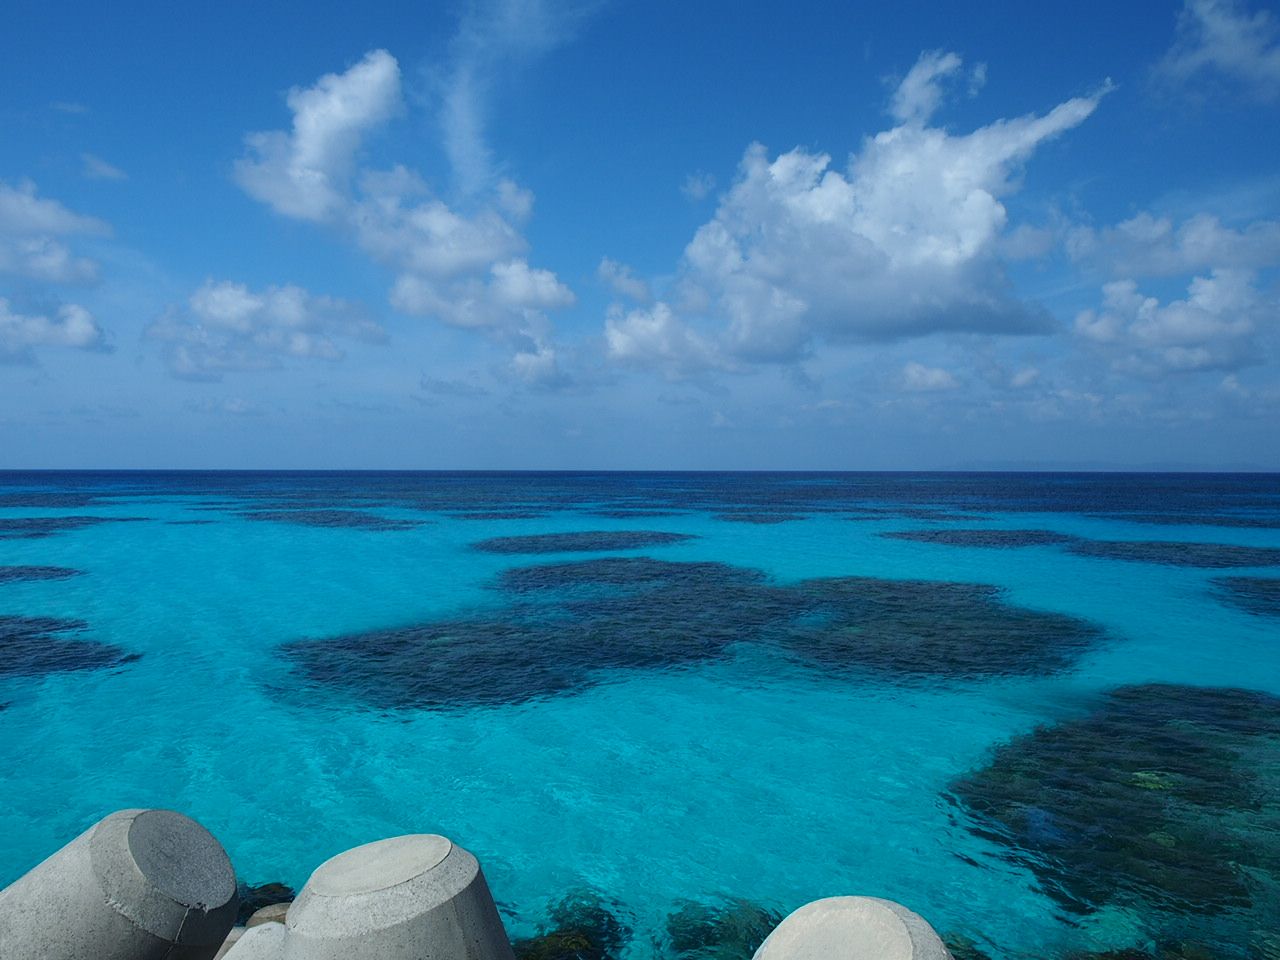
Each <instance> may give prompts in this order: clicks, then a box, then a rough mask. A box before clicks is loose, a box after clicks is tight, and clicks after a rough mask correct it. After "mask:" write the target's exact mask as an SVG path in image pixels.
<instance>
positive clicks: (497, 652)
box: [281, 557, 1102, 708]
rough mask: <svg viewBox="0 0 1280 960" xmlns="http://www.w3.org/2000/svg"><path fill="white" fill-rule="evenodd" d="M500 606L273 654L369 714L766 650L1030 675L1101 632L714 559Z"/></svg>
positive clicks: (509, 588) (559, 587)
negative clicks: (792, 578) (755, 647)
mask: <svg viewBox="0 0 1280 960" xmlns="http://www.w3.org/2000/svg"><path fill="white" fill-rule="evenodd" d="M497 585H498V587H499V588H500V589H502V590H503V591H504V592H506V593H507V594H508V595H509V597H510V601H511V602H510V603H509V604H508V605H507V606H504V607H500V608H498V609H497V610H494V611H487V612H485V613H483V614H478V615H476V616H474V617H460V618H456V619H449V620H442V621H436V622H429V623H424V624H416V625H411V626H406V627H401V628H396V629H389V630H377V631H371V632H369V633H362V634H354V635H347V636H339V637H332V638H328V639H322V640H302V641H297V642H294V643H290V644H286V645H285V646H284V647H282V648H281V650H282V653H283V654H284V655H285V656H286V657H288V658H289V659H290V660H291V661H292V662H293V665H294V668H295V670H296V671H297V672H298V673H299V674H300V675H301V677H302V678H303V679H304V680H306V681H307V682H309V683H311V684H318V685H323V686H327V687H331V688H337V689H340V690H345V691H347V692H349V693H350V694H351V695H353V696H354V697H355V698H356V699H358V700H362V701H364V702H366V703H369V704H371V705H373V706H376V707H379V708H397V707H410V708H412V707H446V706H458V705H461V706H468V705H476V704H499V703H520V702H524V701H528V700H533V699H536V698H540V697H546V696H553V695H557V694H563V693H566V692H570V691H572V690H574V689H579V688H582V687H586V686H589V685H592V684H595V683H600V682H602V681H604V680H605V679H607V677H608V675H609V674H608V672H609V671H613V670H619V669H624V670H626V669H672V668H678V667H685V666H690V665H695V664H700V663H704V662H706V661H709V660H714V659H716V658H719V657H722V656H725V655H726V653H727V652H728V650H729V648H730V647H731V646H732V645H733V644H735V643H738V642H743V641H746V642H754V643H759V644H771V645H774V646H775V647H777V648H778V649H779V650H780V651H781V652H783V653H784V654H786V655H788V656H790V657H792V658H794V659H795V660H797V661H798V662H800V663H802V664H805V665H812V666H817V667H820V668H821V669H822V670H823V671H824V672H830V671H831V669H832V668H833V667H840V668H851V669H855V670H870V671H873V672H876V673H878V674H880V675H882V676H885V677H888V678H890V679H904V680H906V679H912V678H936V677H946V678H959V679H965V678H977V677H986V676H996V675H1025V674H1043V673H1048V672H1051V671H1053V670H1058V669H1061V668H1063V667H1065V666H1067V665H1069V664H1070V663H1071V662H1072V661H1073V660H1074V658H1076V657H1077V656H1079V655H1080V654H1081V653H1082V652H1083V651H1084V650H1085V649H1087V648H1088V647H1089V646H1090V645H1092V644H1094V643H1096V642H1098V641H1099V639H1100V638H1101V636H1102V634H1101V631H1100V630H1098V628H1096V627H1094V626H1093V625H1091V624H1089V623H1086V622H1083V621H1080V620H1075V619H1073V618H1070V617H1066V616H1062V615H1060V614H1052V613H1043V612H1039V611H1033V610H1027V609H1023V608H1020V607H1016V606H1011V605H1009V604H1006V603H1005V602H1003V601H1002V600H1001V599H1000V595H999V592H998V591H997V590H996V589H995V588H994V587H988V586H982V585H975V584H963V583H959V584H958V583H933V582H915V581H893V580H877V579H874V578H858V577H843V578H828V579H815V580H806V581H802V582H800V583H795V584H775V583H771V582H769V581H768V580H767V578H766V577H765V576H764V575H763V574H762V573H760V572H759V571H756V570H750V569H745V568H740V567H733V566H729V565H727V564H721V563H677V562H670V561H661V560H654V559H651V558H648V557H604V558H599V559H594V560H585V561H579V562H572V563H558V564H546V565H539V566H530V567H522V568H518V569H514V570H508V571H506V572H504V573H503V574H502V576H501V577H500V579H499V580H498V583H497Z"/></svg>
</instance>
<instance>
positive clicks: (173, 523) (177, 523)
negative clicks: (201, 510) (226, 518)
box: [165, 520, 218, 527]
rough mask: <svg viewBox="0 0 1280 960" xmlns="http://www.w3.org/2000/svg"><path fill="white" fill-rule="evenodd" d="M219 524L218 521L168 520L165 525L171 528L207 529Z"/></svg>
mask: <svg viewBox="0 0 1280 960" xmlns="http://www.w3.org/2000/svg"><path fill="white" fill-rule="evenodd" d="M217 522H218V521H217V520H166V521H165V524H167V525H168V526H170V527H207V526H208V525H209V524H211V523H217Z"/></svg>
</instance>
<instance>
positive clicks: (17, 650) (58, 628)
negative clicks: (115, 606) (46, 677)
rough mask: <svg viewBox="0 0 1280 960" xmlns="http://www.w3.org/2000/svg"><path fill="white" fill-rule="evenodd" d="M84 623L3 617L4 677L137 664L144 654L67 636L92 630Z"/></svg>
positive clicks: (0, 659) (0, 670) (0, 654)
mask: <svg viewBox="0 0 1280 960" xmlns="http://www.w3.org/2000/svg"><path fill="white" fill-rule="evenodd" d="M88 626H89V625H88V624H87V623H85V622H84V621H83V620H67V619H62V618H58V617H21V616H12V615H7V614H0V676H6V675H8V676H40V675H41V674H46V673H62V672H65V671H68V670H94V669H98V668H102V667H114V666H120V665H122V664H126V663H133V662H134V661H136V660H138V659H140V658H141V656H142V655H141V654H137V653H128V652H127V651H125V650H124V649H123V648H121V647H117V646H115V645H114V644H109V643H96V642H94V641H91V640H70V639H67V638H66V636H65V635H66V634H72V633H81V632H83V631H84V630H86V629H88Z"/></svg>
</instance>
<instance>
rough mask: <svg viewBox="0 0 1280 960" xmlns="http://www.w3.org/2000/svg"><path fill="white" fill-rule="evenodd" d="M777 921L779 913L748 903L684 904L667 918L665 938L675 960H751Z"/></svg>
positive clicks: (731, 900) (780, 915)
mask: <svg viewBox="0 0 1280 960" xmlns="http://www.w3.org/2000/svg"><path fill="white" fill-rule="evenodd" d="M781 922H782V914H781V913H780V912H778V911H776V910H770V909H769V908H768V907H764V906H761V905H760V904H758V903H753V902H752V901H750V900H742V899H737V898H735V899H727V900H723V901H721V902H719V903H715V904H709V903H701V902H698V901H686V902H685V903H682V904H681V905H680V906H679V908H678V909H677V910H676V911H675V912H674V913H672V914H671V915H670V916H668V917H667V938H668V940H669V941H670V944H671V952H672V954H673V956H674V957H675V958H676V960H751V957H752V956H753V955H754V954H755V952H756V950H758V949H759V948H760V944H762V943H764V941H765V938H766V937H768V936H769V934H771V933H772V932H773V928H774V927H776V926H777V925H778V924H780V923H781Z"/></svg>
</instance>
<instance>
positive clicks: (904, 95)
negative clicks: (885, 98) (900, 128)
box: [889, 50, 962, 123]
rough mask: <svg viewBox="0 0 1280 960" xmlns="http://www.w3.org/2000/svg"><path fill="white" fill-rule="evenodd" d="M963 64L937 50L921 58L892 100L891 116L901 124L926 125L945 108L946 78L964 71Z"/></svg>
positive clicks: (957, 58)
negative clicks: (943, 103)
mask: <svg viewBox="0 0 1280 960" xmlns="http://www.w3.org/2000/svg"><path fill="white" fill-rule="evenodd" d="M961 63H962V61H961V60H960V58H959V57H958V56H956V55H955V54H954V53H946V52H944V51H942V50H934V51H932V52H928V53H922V54H920V59H919V60H917V61H916V63H915V66H913V67H912V68H911V69H910V70H909V71H908V72H907V75H906V76H905V77H904V78H903V79H902V82H901V83H900V84H898V88H897V89H896V90H895V91H894V92H893V96H892V97H890V99H889V113H890V115H891V116H892V117H893V118H894V119H895V120H897V121H898V122H899V123H925V122H927V121H928V120H929V118H930V117H932V116H933V115H934V113H935V112H936V111H937V109H938V107H939V106H941V104H942V85H941V84H940V83H939V81H940V80H942V79H943V78H944V77H948V76H951V75H952V74H954V73H955V72H956V71H958V70H959V69H960V65H961Z"/></svg>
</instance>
